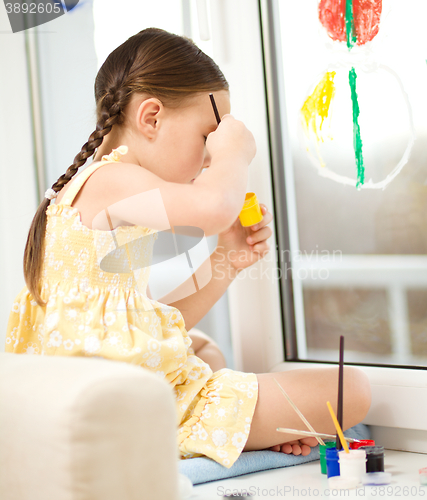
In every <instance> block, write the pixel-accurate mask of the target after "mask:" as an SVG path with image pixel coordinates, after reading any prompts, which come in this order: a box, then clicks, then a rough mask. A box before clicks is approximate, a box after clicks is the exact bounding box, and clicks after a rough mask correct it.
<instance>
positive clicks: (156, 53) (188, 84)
mask: <svg viewBox="0 0 427 500" xmlns="http://www.w3.org/2000/svg"><path fill="white" fill-rule="evenodd" d="M219 90H228V83H227V80H226V79H225V77H224V75H223V73H222V72H221V70H220V69H219V67H218V66H217V65H216V63H215V62H214V61H213V60H212V59H211V58H210V57H209V56H207V55H206V54H205V53H204V52H202V51H201V50H200V49H199V48H198V47H197V46H196V45H195V44H194V43H193V41H192V40H190V39H189V38H187V37H183V36H178V35H174V34H172V33H168V32H167V31H164V30H161V29H158V28H148V29H145V30H143V31H140V32H139V33H137V34H136V35H134V36H132V37H130V38H129V39H128V40H126V42H124V43H123V44H122V45H120V46H119V47H117V48H116V49H115V50H114V51H113V52H112V53H111V54H110V55H109V56H108V57H107V59H106V60H105V62H104V64H103V65H102V66H101V68H100V69H99V71H98V74H97V76H96V79H95V101H96V115H97V123H96V129H95V131H94V132H92V134H91V135H90V136H89V139H88V141H87V142H86V144H84V145H83V147H82V148H81V151H80V152H79V153H78V154H77V156H76V157H75V158H74V160H73V163H72V165H71V166H70V167H68V169H67V171H66V172H65V174H63V175H61V177H59V179H58V180H57V181H56V182H55V183H54V184H53V185H52V188H51V189H53V191H55V192H56V193H58V192H59V191H60V190H61V189H62V188H63V187H64V186H65V185H66V184H67V183H68V182H69V181H70V180H71V179H72V178H73V177H74V175H76V173H77V171H78V170H79V168H80V167H81V166H82V165H84V164H85V163H86V160H87V159H88V158H89V157H90V156H93V155H94V154H95V150H96V149H97V148H98V147H99V146H100V145H101V144H102V142H103V140H104V137H105V136H106V135H107V134H108V133H110V131H111V129H112V128H113V126H114V125H122V124H123V123H124V119H125V111H126V107H127V105H128V104H129V102H130V100H131V98H132V95H133V94H135V93H140V94H142V93H143V94H146V95H148V96H150V97H156V98H158V99H159V100H160V101H162V102H163V104H164V105H165V106H169V107H179V106H180V105H182V103H183V101H185V100H186V99H187V98H191V97H192V96H194V95H195V94H196V93H198V92H206V91H209V92H214V91H219ZM49 204H50V200H49V199H48V198H44V199H43V201H42V202H41V203H40V205H39V207H38V209H37V212H36V214H35V216H34V218H33V221H32V223H31V226H30V230H29V233H28V238H27V243H26V246H25V252H24V278H25V282H26V284H27V287H28V290H29V291H30V293H31V294H32V296H33V298H34V299H35V300H36V302H37V303H38V304H39V305H40V306H42V307H44V306H45V305H46V303H45V302H44V301H43V299H42V297H41V276H42V269H43V254H44V239H45V233H46V220H47V215H46V210H47V208H48V206H49Z"/></svg>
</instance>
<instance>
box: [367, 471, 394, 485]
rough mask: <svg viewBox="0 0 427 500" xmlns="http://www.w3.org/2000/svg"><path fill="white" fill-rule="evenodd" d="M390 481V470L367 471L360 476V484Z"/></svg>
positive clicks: (386, 482) (379, 483)
mask: <svg viewBox="0 0 427 500" xmlns="http://www.w3.org/2000/svg"><path fill="white" fill-rule="evenodd" d="M390 483H391V474H390V472H367V473H366V474H363V476H362V484H363V485H364V486H381V485H385V484H390Z"/></svg>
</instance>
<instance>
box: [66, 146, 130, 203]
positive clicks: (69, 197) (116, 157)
mask: <svg viewBox="0 0 427 500" xmlns="http://www.w3.org/2000/svg"><path fill="white" fill-rule="evenodd" d="M127 152H128V147H127V146H120V147H119V148H117V149H113V151H112V152H111V153H110V154H109V155H104V156H103V157H102V159H101V161H99V162H97V163H94V164H93V165H90V166H89V167H87V168H86V169H85V170H84V171H83V172H82V173H81V174H80V175H79V176H78V177H76V179H74V180H73V181H71V182H72V184H71V185H70V187H69V188H68V190H67V192H66V194H65V195H64V197H63V198H62V200H61V202H60V203H58V205H69V206H71V204H72V203H73V200H74V198H75V197H76V196H77V193H78V192H79V191H80V189H81V188H82V186H83V184H84V183H85V182H86V181H87V180H88V179H89V177H90V176H91V175H92V174H93V173H94V172H95V170H98V168H99V167H102V166H103V165H105V164H106V163H112V162H118V161H120V157H121V156H122V155H125V154H126V153H127Z"/></svg>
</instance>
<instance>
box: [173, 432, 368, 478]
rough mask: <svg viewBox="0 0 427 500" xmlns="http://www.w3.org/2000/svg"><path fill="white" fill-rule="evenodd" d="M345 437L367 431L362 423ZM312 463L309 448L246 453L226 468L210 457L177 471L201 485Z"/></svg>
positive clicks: (365, 434)
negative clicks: (305, 452) (303, 451)
mask: <svg viewBox="0 0 427 500" xmlns="http://www.w3.org/2000/svg"><path fill="white" fill-rule="evenodd" d="M344 435H345V436H347V437H351V438H355V439H369V436H370V434H369V428H368V427H367V426H366V425H363V424H358V425H355V426H354V427H352V428H351V429H347V430H346V431H345V432H344ZM313 460H319V447H318V446H316V447H315V448H312V449H311V452H310V454H309V455H307V456H305V457H302V456H301V455H298V456H296V455H286V454H285V453H280V452H277V451H271V450H261V451H245V452H243V453H242V454H241V455H240V457H239V458H238V459H237V460H236V461H235V462H234V464H233V465H232V466H231V467H230V468H229V469H227V467H224V466H223V465H220V464H219V463H217V462H215V461H214V460H212V459H210V458H207V457H197V458H188V459H186V460H180V462H179V472H181V474H184V475H185V476H187V477H188V478H190V480H191V482H192V483H193V484H201V483H208V482H209V481H217V480H218V479H226V478H229V477H234V476H242V475H243V474H250V473H251V472H258V471H261V470H267V469H277V468H279V467H289V466H290V465H298V464H304V463H306V462H312V461H313Z"/></svg>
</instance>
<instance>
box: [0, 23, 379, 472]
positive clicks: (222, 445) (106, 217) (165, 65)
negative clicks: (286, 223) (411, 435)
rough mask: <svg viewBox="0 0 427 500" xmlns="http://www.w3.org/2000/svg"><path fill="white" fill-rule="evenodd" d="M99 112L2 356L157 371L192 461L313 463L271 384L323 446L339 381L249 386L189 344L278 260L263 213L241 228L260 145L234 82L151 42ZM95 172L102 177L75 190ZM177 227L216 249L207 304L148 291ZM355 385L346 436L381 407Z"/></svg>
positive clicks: (120, 64)
mask: <svg viewBox="0 0 427 500" xmlns="http://www.w3.org/2000/svg"><path fill="white" fill-rule="evenodd" d="M210 92H213V93H214V96H215V100H216V103H217V106H218V109H219V113H220V116H221V117H222V121H221V123H220V125H219V126H217V123H216V120H215V115H214V113H213V111H212V108H211V104H210V100H209V93H210ZM95 99H96V105H97V124H96V130H95V131H94V132H93V133H92V134H91V136H90V137H89V139H88V142H87V143H86V144H85V145H84V146H83V147H82V149H81V151H80V153H79V154H78V155H77V156H76V157H75V159H74V162H73V164H72V165H71V166H70V167H69V168H68V170H67V171H66V173H65V174H64V175H62V176H61V177H60V178H59V179H58V181H57V182H55V183H54V184H53V186H52V187H51V188H50V189H48V190H47V191H46V198H45V199H44V201H43V202H42V203H41V204H40V206H39V208H38V210H37V213H36V215H35V217H34V220H33V222H32V225H31V228H30V231H29V235H28V240H27V245H26V248H25V253H24V276H25V280H26V286H25V287H24V288H23V290H22V291H21V292H20V293H19V295H18V297H17V298H16V301H15V303H14V305H13V310H12V312H11V315H10V319H9V323H8V330H7V339H6V350H7V351H9V352H15V353H27V354H30V353H32V354H41V355H60V356H64V355H65V356H97V357H102V358H106V359H112V360H120V361H126V362H129V363H134V364H137V365H139V366H142V367H145V368H147V369H150V370H153V371H154V372H155V373H157V374H158V375H159V376H160V377H162V378H163V379H164V380H166V381H167V382H168V383H169V384H171V385H172V386H173V388H174V393H175V396H176V409H177V418H178V422H177V423H178V446H179V450H180V454H181V457H182V458H189V457H195V456H208V457H210V458H212V459H213V460H216V461H217V462H219V463H220V464H222V465H224V466H225V467H231V466H232V465H233V463H234V462H235V461H236V459H237V458H238V457H239V455H240V453H241V452H242V450H260V449H265V448H271V449H273V450H276V451H281V452H283V453H293V454H296V455H298V454H303V455H307V454H308V453H310V449H311V448H310V447H311V446H314V445H315V444H316V441H315V439H314V438H308V439H307V438H306V439H299V440H295V436H292V435H285V434H280V433H278V432H277V431H276V428H277V427H279V426H286V427H293V428H300V427H301V423H300V420H299V417H298V416H297V415H296V414H295V412H294V410H293V409H292V408H291V407H290V406H289V404H288V403H287V402H286V400H285V399H284V398H283V397H282V395H281V393H280V391H279V390H278V388H277V386H276V384H275V382H274V380H273V378H274V377H275V378H276V379H277V380H278V381H279V383H280V384H281V385H282V386H283V387H284V388H285V390H286V391H287V392H288V393H289V395H290V397H291V398H292V399H293V400H294V401H295V403H296V405H297V406H298V407H299V408H300V409H301V411H302V412H303V414H304V415H305V416H306V417H307V419H308V420H309V421H310V423H311V424H312V425H313V426H314V428H315V429H316V430H317V431H318V432H327V433H333V432H334V427H333V423H332V421H331V419H330V416H329V413H328V410H327V407H326V404H325V402H326V401H327V400H330V401H331V402H334V401H336V400H337V394H336V392H337V369H336V368H330V369H309V370H303V369H301V370H295V371H290V372H281V373H274V374H273V373H265V374H258V375H257V374H254V373H242V372H238V371H234V370H230V369H227V368H225V367H224V366H225V365H224V360H223V359H222V360H221V358H220V357H218V356H219V355H220V354H219V351H218V349H217V348H216V346H215V345H213V344H212V343H211V342H210V341H209V339H208V338H207V337H206V336H204V335H203V334H201V333H200V332H197V331H196V332H194V335H193V338H194V347H195V349H193V348H192V347H190V346H191V344H192V339H191V334H190V335H189V333H188V332H189V331H190V332H191V329H192V328H193V326H194V325H195V324H196V323H197V322H198V321H199V320H200V319H201V318H202V317H203V316H204V315H205V314H206V313H207V312H208V311H209V309H210V308H211V307H212V306H213V304H214V303H215V302H216V301H217V300H218V299H219V298H220V297H221V295H223V293H224V292H225V290H226V289H227V287H228V286H229V285H230V283H231V282H232V281H233V279H234V278H235V277H236V275H237V274H238V273H239V272H240V271H241V270H242V269H245V268H247V267H249V266H251V265H252V264H254V263H255V262H257V261H258V260H259V259H261V258H262V257H263V256H265V255H266V253H267V252H268V248H269V247H268V243H267V239H268V238H269V237H270V236H271V234H272V231H271V229H270V228H269V227H268V226H267V225H268V224H269V223H270V222H271V220H272V215H271V214H270V212H269V211H268V209H267V207H266V206H265V205H262V212H263V216H264V218H263V220H262V222H260V223H259V224H257V225H255V226H252V227H251V228H243V227H242V226H241V224H240V221H239V219H238V214H239V212H240V210H241V207H242V206H243V201H244V198H245V191H246V184H247V175H248V166H249V164H250V162H251V160H252V158H253V157H254V155H255V142H254V138H253V136H252V134H251V133H250V132H249V131H248V130H247V129H246V127H245V126H244V125H243V123H241V122H239V121H237V120H235V119H234V118H233V117H232V116H230V115H229V111H230V101H229V92H228V84H227V81H226V80H225V78H224V75H223V74H222V73H221V71H220V69H219V68H218V67H217V65H216V64H215V63H214V61H213V60H212V59H210V58H209V57H208V56H206V55H205V54H204V53H203V52H202V51H200V50H199V49H198V48H197V47H196V46H195V45H194V44H193V42H192V41H191V40H189V39H187V38H184V37H180V36H176V35H173V34H170V33H167V32H165V31H163V30H159V29H154V28H150V29H146V30H144V31H141V32H140V33H138V34H137V35H135V36H133V37H131V38H129V39H128V40H127V41H126V42H125V43H123V44H122V45H121V46H119V47H118V48H117V49H116V50H114V51H113V52H112V53H111V54H110V55H109V57H108V58H107V59H106V61H105V62H104V64H103V66H102V67H101V69H100V70H99V73H98V75H97V77H96V81H95ZM90 156H94V162H93V163H92V164H91V165H89V166H88V167H87V168H86V169H84V170H83V171H82V172H81V173H79V174H78V175H76V174H77V172H78V170H79V168H80V167H81V166H82V165H84V163H85V162H86V160H87V159H88V158H89V157H90ZM203 169H206V170H205V172H204V174H203V175H202V176H200V173H201V171H202V170H203ZM74 176H75V177H74ZM70 181H71V182H70ZM177 226H192V227H197V228H201V229H202V230H203V231H204V233H205V234H206V235H212V234H218V246H217V248H216V249H215V251H214V252H213V253H212V254H211V255H210V258H209V259H208V260H207V261H206V262H205V263H204V264H203V265H202V266H200V267H201V269H202V272H201V273H202V278H203V277H205V278H206V276H209V277H210V280H209V282H208V283H207V284H206V285H205V286H203V287H201V288H200V289H199V290H198V291H197V293H191V294H190V293H189V294H187V295H185V294H182V293H181V294H179V295H178V296H177V295H175V300H174V299H173V298H172V299H170V300H168V298H167V297H166V298H163V299H162V300H160V301H156V300H154V299H152V298H151V296H150V291H149V287H148V279H149V263H150V257H151V255H152V250H153V244H154V241H155V239H156V238H157V237H158V233H159V231H161V230H163V229H167V228H169V227H177ZM111 256H112V257H111ZM107 257H108V258H109V260H108V265H106V264H105V262H107V261H106V260H103V259H104V258H105V259H106V258H107ZM110 257H111V258H110ZM114 266H115V267H114ZM208 271H209V273H210V274H209V273H208ZM198 272H199V270H198V271H197V272H196V273H195V274H196V276H197V277H198V280H199V278H200V276H199V275H198V274H197V273H198ZM190 283H191V284H193V280H192V279H190V280H188V282H186V283H184V284H183V287H180V288H185V286H188V285H189V284H190ZM172 296H173V294H172ZM183 296H184V297H185V298H182V297H183ZM177 297H178V298H177ZM197 354H200V356H198V355H197ZM206 361H209V362H211V363H212V366H209V364H208V363H207V362H206ZM212 368H214V369H215V370H217V368H221V369H218V370H217V371H213V370H212ZM344 381H345V384H344V385H345V387H344V390H345V395H346V398H347V399H346V400H345V401H344V428H345V429H347V428H349V427H351V426H353V425H355V424H357V423H359V422H360V421H361V420H362V419H363V418H364V417H365V415H366V413H367V411H368V408H369V404H370V392H369V385H368V382H367V379H366V377H365V375H364V374H363V373H362V372H361V371H359V370H357V369H355V368H351V367H346V369H345V376H344ZM350 401H351V404H350Z"/></svg>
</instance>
